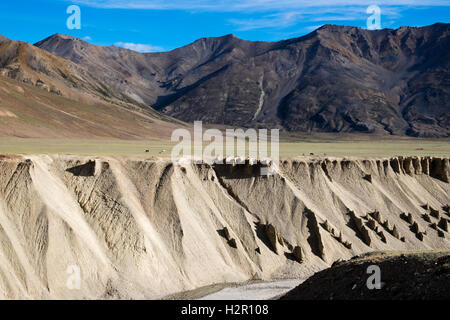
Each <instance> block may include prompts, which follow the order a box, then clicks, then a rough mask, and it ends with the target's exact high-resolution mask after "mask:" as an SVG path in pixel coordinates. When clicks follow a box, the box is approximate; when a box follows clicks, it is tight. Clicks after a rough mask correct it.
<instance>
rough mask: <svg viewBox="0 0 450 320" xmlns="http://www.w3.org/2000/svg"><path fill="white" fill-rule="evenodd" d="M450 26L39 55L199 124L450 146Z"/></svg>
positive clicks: (45, 44) (65, 46) (76, 44)
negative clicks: (449, 141) (448, 140)
mask: <svg viewBox="0 0 450 320" xmlns="http://www.w3.org/2000/svg"><path fill="white" fill-rule="evenodd" d="M449 26H450V25H449V24H444V23H437V24H434V25H431V26H427V27H421V28H414V27H402V28H399V29H396V30H392V29H383V30H376V31H368V30H364V29H360V28H356V27H345V26H334V25H326V26H323V27H321V28H319V29H318V30H316V31H314V32H312V33H310V34H308V35H306V36H304V37H300V38H294V39H289V40H285V41H279V42H253V41H245V40H242V39H239V38H237V37H235V36H233V35H227V36H223V37H219V38H203V39H199V40H197V41H195V42H194V43H192V44H189V45H187V46H184V47H181V48H178V49H175V50H173V51H170V52H164V53H145V54H141V53H137V52H133V51H130V50H126V49H122V48H117V47H114V46H111V47H100V46H94V45H91V44H89V43H87V42H84V41H82V40H80V39H76V38H73V37H69V36H64V35H60V34H56V35H53V36H51V37H49V38H47V39H44V40H42V41H40V42H38V43H36V46H38V47H39V48H42V49H45V50H47V51H49V52H52V53H54V54H56V55H59V56H61V57H64V58H67V59H70V60H71V61H73V62H74V63H76V64H77V65H79V66H82V67H84V68H86V69H87V70H89V72H91V73H92V74H95V75H96V77H98V78H99V79H101V80H102V81H104V82H105V83H106V84H107V85H108V86H110V87H112V88H115V89H117V90H118V91H120V92H122V93H123V94H125V95H127V96H129V97H131V98H132V99H135V100H137V101H139V102H143V103H145V104H147V105H151V106H153V107H154V108H156V109H157V110H160V111H162V112H164V113H166V114H168V115H171V116H174V117H176V118H179V119H182V120H185V121H189V122H192V121H193V120H203V121H206V122H209V123H220V124H229V125H234V126H238V125H239V126H262V127H268V126H270V127H274V126H278V127H282V128H285V129H288V130H293V131H302V132H316V131H326V132H337V133H339V132H364V133H376V134H395V135H409V136H424V137H448V136H449V135H450V112H449V104H448V101H449V100H450V86H449V83H450V73H449V64H450V56H449V52H450V37H449V32H450V27H449Z"/></svg>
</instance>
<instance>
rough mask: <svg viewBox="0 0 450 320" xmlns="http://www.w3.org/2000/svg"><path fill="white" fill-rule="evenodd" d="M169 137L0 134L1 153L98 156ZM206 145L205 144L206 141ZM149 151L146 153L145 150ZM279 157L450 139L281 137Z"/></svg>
mask: <svg viewBox="0 0 450 320" xmlns="http://www.w3.org/2000/svg"><path fill="white" fill-rule="evenodd" d="M174 145H175V143H174V142H171V141H168V140H116V139H92V140H89V139H42V138H40V139H37V138H36V139H35V138H12V137H0V154H76V155H98V156H108V155H109V156H133V157H150V156H156V157H170V154H171V150H172V147H173V146H174ZM205 145H207V144H205ZM146 150H148V152H146ZM279 151H280V157H282V158H289V157H295V156H302V155H305V156H309V155H310V153H313V154H314V155H315V156H338V157H346V156H359V157H389V156H396V155H403V156H450V139H414V138H411V139H407V138H401V139H376V140H361V139H359V140H356V139H355V140H349V139H348V138H346V139H343V140H332V139H323V138H318V139H315V138H308V139H302V138H297V139H292V138H290V139H282V140H281V142H280V146H279Z"/></svg>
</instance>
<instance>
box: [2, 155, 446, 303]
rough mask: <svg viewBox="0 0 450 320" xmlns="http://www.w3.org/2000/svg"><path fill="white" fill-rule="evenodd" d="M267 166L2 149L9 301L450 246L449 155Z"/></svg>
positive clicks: (241, 275) (204, 280)
mask: <svg viewBox="0 0 450 320" xmlns="http://www.w3.org/2000/svg"><path fill="white" fill-rule="evenodd" d="M259 167H260V164H254V165H250V164H246V165H235V166H231V165H215V166H214V165H213V166H211V165H207V164H200V165H197V164H193V163H186V164H180V163H176V164H174V163H171V162H169V161H167V160H155V159H153V160H133V159H114V158H97V157H90V158H89V157H78V156H46V155H42V156H38V155H36V156H28V157H21V156H17V157H16V156H10V157H2V158H1V159H0V240H1V242H0V243H1V245H0V298H1V299H12V298H62V299H66V298H158V297H163V296H166V295H168V294H172V293H175V292H179V291H185V290H191V289H194V288H197V287H200V286H205V285H209V284H212V283H219V282H238V281H245V280H248V279H271V278H280V277H289V278H293V277H304V276H307V275H310V274H311V273H312V272H314V271H316V270H319V269H322V268H325V267H326V266H328V265H330V264H331V263H333V262H334V261H336V260H337V259H348V258H350V257H351V256H354V255H356V254H360V253H363V252H367V251H373V250H414V249H432V248H450V235H449V233H448V227H447V230H445V229H446V226H447V224H448V220H449V219H450V215H449V213H448V204H449V203H450V185H449V183H448V182H449V175H450V165H449V159H448V158H420V157H405V158H402V157H395V158H386V159H357V158H352V159H340V158H327V159H319V158H296V159H291V160H284V161H282V162H281V163H280V166H279V171H278V173H276V174H274V175H270V176H261V175H259V174H258V172H259V171H258V169H259ZM446 206H447V207H446ZM70 266H76V268H79V270H80V281H81V282H80V289H73V288H72V289H71V288H69V287H70V285H69V287H68V286H67V282H68V280H69V281H72V280H73V279H74V278H73V274H72V275H71V274H69V273H67V271H68V268H69V267H70ZM73 270H74V269H73V268H72V269H70V271H73Z"/></svg>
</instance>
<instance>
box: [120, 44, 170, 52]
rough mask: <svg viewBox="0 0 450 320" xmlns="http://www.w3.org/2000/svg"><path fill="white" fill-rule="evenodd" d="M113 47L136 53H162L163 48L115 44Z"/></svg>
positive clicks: (146, 45) (148, 45)
mask: <svg viewBox="0 0 450 320" xmlns="http://www.w3.org/2000/svg"><path fill="white" fill-rule="evenodd" d="M114 45H115V46H118V47H122V48H125V49H129V50H133V51H137V52H156V51H164V48H162V47H158V46H152V45H150V44H142V43H132V42H116V43H114Z"/></svg>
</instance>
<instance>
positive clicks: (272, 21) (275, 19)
mask: <svg viewBox="0 0 450 320" xmlns="http://www.w3.org/2000/svg"><path fill="white" fill-rule="evenodd" d="M299 19H301V13H299V12H281V13H276V14H270V15H266V16H263V17H262V18H258V19H253V18H252V19H230V20H229V22H230V23H232V24H234V25H235V26H237V30H239V31H246V30H255V29H264V28H287V27H290V26H292V25H294V24H296V23H297V22H298V21H299Z"/></svg>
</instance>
